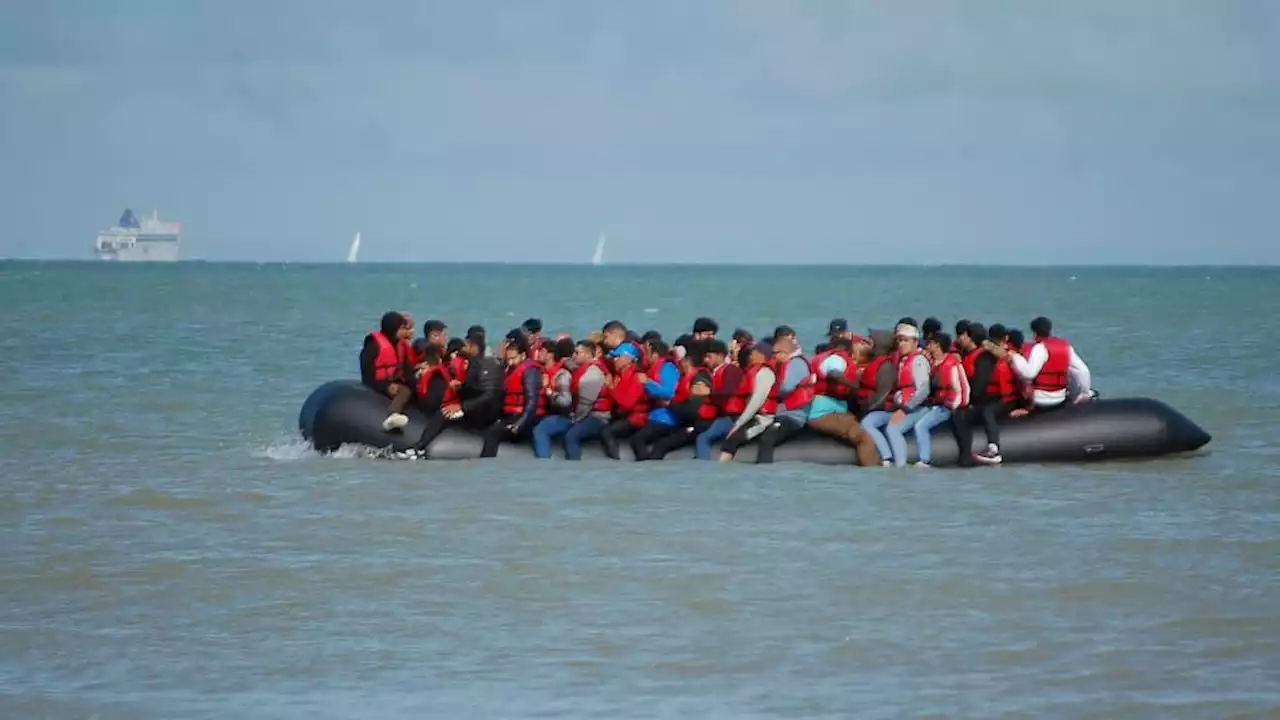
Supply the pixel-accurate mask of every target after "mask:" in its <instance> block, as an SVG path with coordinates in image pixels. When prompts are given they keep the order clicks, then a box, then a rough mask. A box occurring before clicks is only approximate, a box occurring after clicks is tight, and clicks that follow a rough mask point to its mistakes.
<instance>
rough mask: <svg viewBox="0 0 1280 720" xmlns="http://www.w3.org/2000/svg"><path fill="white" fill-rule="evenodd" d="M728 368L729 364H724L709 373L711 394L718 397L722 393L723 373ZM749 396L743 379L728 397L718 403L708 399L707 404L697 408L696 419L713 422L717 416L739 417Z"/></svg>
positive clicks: (748, 389)
mask: <svg viewBox="0 0 1280 720" xmlns="http://www.w3.org/2000/svg"><path fill="white" fill-rule="evenodd" d="M728 367H729V363H727V362H724V363H721V364H720V367H718V368H716V369H715V370H712V371H711V392H713V393H715V394H717V395H719V394H721V393H722V392H723V391H724V373H725V371H726V370H727V369H728ZM750 396H751V389H750V388H749V387H748V386H747V381H746V379H745V378H744V379H742V380H741V381H739V382H738V387H737V388H736V389H735V390H734V392H733V394H732V395H730V396H729V397H727V398H724V399H723V400H721V401H719V402H711V401H710V397H708V398H707V399H708V402H704V403H702V407H699V408H698V417H700V418H702V419H703V420H714V419H715V417H716V416H717V415H727V416H730V417H734V416H737V415H741V414H742V411H743V410H746V409H747V398H748V397H750Z"/></svg>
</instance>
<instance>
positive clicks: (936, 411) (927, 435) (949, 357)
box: [903, 332, 969, 467]
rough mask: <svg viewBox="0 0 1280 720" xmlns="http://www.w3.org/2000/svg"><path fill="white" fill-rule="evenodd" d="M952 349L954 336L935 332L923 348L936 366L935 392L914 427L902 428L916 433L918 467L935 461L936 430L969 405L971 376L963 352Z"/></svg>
mask: <svg viewBox="0 0 1280 720" xmlns="http://www.w3.org/2000/svg"><path fill="white" fill-rule="evenodd" d="M953 350H954V348H953V347H952V344H951V336H950V335H948V334H946V333H944V332H935V333H934V334H933V337H932V338H930V340H929V342H928V343H927V344H926V345H925V348H924V352H925V356H926V357H928V358H929V361H930V362H931V363H932V365H933V376H932V378H931V380H930V385H931V387H932V392H931V393H930V395H929V399H928V400H927V401H925V405H926V406H927V407H928V412H925V413H924V414H922V415H921V416H920V417H919V419H917V420H916V421H915V423H914V425H913V426H911V427H909V428H904V429H903V433H904V434H905V433H908V432H914V433H915V436H916V455H917V457H918V460H917V461H916V465H917V466H918V467H930V466H931V465H932V464H933V429H934V428H935V427H937V426H939V425H941V424H942V423H944V422H946V421H947V419H948V418H950V417H951V415H952V413H955V412H959V411H961V410H963V409H964V408H965V407H966V406H967V405H968V404H969V378H968V376H966V375H965V373H964V363H963V362H962V361H961V360H960V355H959V354H958V353H956V352H953Z"/></svg>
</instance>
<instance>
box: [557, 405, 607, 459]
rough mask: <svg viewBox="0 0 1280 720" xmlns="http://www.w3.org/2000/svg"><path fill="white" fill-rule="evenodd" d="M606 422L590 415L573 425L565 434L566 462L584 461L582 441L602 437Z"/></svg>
mask: <svg viewBox="0 0 1280 720" xmlns="http://www.w3.org/2000/svg"><path fill="white" fill-rule="evenodd" d="M604 426H605V422H604V421H603V420H601V419H600V418H598V417H596V416H595V415H588V416H586V417H585V418H583V419H581V420H579V421H578V422H576V423H574V424H573V427H571V428H569V431H568V432H566V433H565V434H564V457H565V459H566V460H581V459H582V441H583V440H590V439H591V438H594V437H599V436H600V431H601V430H604Z"/></svg>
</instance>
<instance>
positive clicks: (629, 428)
mask: <svg viewBox="0 0 1280 720" xmlns="http://www.w3.org/2000/svg"><path fill="white" fill-rule="evenodd" d="M634 432H636V427H635V426H634V425H632V424H631V421H630V420H628V419H626V418H625V417H620V418H614V419H613V420H611V421H610V422H609V424H608V425H605V426H604V429H603V430H601V431H600V445H601V446H603V447H604V454H605V455H607V456H609V457H610V458H612V459H614V460H620V459H622V454H621V453H619V452H618V438H620V437H623V438H624V437H628V436H630V435H631V434H632V433H634Z"/></svg>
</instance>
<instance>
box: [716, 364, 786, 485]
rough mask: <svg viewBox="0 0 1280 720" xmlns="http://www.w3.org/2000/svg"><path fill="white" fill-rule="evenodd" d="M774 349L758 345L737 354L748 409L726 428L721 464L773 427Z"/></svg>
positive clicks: (722, 444) (721, 447)
mask: <svg viewBox="0 0 1280 720" xmlns="http://www.w3.org/2000/svg"><path fill="white" fill-rule="evenodd" d="M772 358H773V346H772V345H770V344H769V343H765V342H758V343H755V344H753V345H749V346H747V347H744V348H743V349H742V350H740V351H739V352H738V363H739V364H740V365H741V366H742V368H743V375H742V383H743V388H742V391H743V392H746V393H747V405H746V407H745V408H743V410H742V414H741V415H739V416H738V419H737V420H736V421H734V423H733V427H731V428H729V432H728V434H726V435H725V438H724V442H723V443H721V445H720V462H729V461H730V460H732V459H733V456H734V455H736V454H737V452H738V448H740V447H742V446H743V445H745V444H747V443H749V442H751V441H752V440H755V439H756V438H757V437H759V436H760V434H761V433H763V432H764V431H765V429H766V428H768V427H769V426H770V425H772V424H773V414H774V412H775V411H776V410H777V406H778V401H777V400H776V399H775V398H774V395H773V386H774V383H775V381H776V380H777V375H776V374H775V373H774V371H773V365H772V362H771V361H772Z"/></svg>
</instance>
